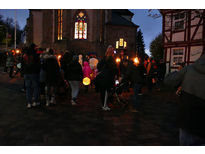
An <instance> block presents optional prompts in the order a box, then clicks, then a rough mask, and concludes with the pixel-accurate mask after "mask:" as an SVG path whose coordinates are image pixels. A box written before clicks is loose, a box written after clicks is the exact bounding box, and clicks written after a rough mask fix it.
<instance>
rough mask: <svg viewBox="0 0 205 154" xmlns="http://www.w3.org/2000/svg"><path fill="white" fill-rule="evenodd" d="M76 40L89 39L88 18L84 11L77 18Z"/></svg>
mask: <svg viewBox="0 0 205 154" xmlns="http://www.w3.org/2000/svg"><path fill="white" fill-rule="evenodd" d="M74 39H87V16H86V15H85V14H84V13H83V12H82V11H81V12H80V13H78V14H77V16H76V18H75V33H74Z"/></svg>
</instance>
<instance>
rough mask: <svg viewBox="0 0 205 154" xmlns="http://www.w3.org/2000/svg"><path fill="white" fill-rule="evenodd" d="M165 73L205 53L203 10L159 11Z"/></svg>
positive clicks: (204, 19) (204, 14)
mask: <svg viewBox="0 0 205 154" xmlns="http://www.w3.org/2000/svg"><path fill="white" fill-rule="evenodd" d="M160 12H161V14H162V16H163V32H162V33H163V44H164V58H165V61H166V66H167V73H168V72H170V71H173V70H176V69H177V68H178V66H179V64H180V63H185V64H186V65H189V64H192V63H194V62H195V61H196V60H197V59H198V58H199V57H200V56H201V55H202V54H204V53H205V10H160Z"/></svg>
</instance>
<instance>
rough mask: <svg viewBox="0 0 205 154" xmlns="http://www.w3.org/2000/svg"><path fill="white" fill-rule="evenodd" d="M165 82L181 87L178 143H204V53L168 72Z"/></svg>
mask: <svg viewBox="0 0 205 154" xmlns="http://www.w3.org/2000/svg"><path fill="white" fill-rule="evenodd" d="M165 83H166V84H168V85H171V86H173V87H177V86H179V85H181V87H182V92H181V96H180V97H181V98H180V100H181V102H180V105H179V112H178V115H177V123H178V126H179V128H180V145H205V123H204V121H205V54H204V55H203V56H202V57H200V58H199V59H198V60H197V61H196V62H195V63H194V64H192V65H189V66H185V67H184V68H182V69H181V70H180V71H178V72H173V73H170V74H168V76H167V77H166V78H165Z"/></svg>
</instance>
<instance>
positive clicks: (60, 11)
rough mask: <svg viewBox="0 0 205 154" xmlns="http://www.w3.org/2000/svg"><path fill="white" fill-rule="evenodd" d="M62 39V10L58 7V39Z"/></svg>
mask: <svg viewBox="0 0 205 154" xmlns="http://www.w3.org/2000/svg"><path fill="white" fill-rule="evenodd" d="M62 39H63V10H62V9H58V40H62Z"/></svg>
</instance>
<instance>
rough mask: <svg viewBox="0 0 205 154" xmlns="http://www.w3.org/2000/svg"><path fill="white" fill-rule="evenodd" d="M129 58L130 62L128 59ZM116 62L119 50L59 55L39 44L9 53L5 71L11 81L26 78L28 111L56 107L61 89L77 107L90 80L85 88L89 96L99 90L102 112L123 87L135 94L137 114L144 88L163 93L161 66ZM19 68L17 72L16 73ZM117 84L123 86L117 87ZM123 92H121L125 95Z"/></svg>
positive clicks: (142, 61) (150, 61) (147, 62)
mask: <svg viewBox="0 0 205 154" xmlns="http://www.w3.org/2000/svg"><path fill="white" fill-rule="evenodd" d="M125 57H126V58H125ZM120 58H121V59H120V62H116V53H115V49H114V48H113V47H112V46H111V45H110V46H108V48H107V50H106V52H105V55H104V57H103V58H101V59H100V58H97V57H96V55H91V56H90V55H89V56H88V55H78V54H76V53H74V52H70V51H68V50H66V51H65V52H64V53H63V54H61V55H58V56H57V55H55V51H54V50H53V49H45V50H43V49H39V48H38V50H37V47H36V45H35V44H32V45H30V46H29V47H26V48H24V49H22V51H21V54H18V55H17V54H16V55H15V53H13V52H8V56H7V60H6V65H5V71H6V72H7V71H8V69H10V71H9V77H11V78H12V77H13V76H14V74H15V75H16V74H18V73H19V72H20V73H21V76H22V77H23V78H24V86H23V88H22V91H24V90H25V91H26V100H27V107H28V108H31V107H35V106H37V105H40V103H41V102H43V101H42V100H45V102H46V103H45V105H46V106H50V105H51V104H56V92H57V89H58V88H59V87H62V88H64V90H65V92H66V88H67V89H68V87H69V88H70V89H71V90H70V91H71V101H70V102H71V104H72V105H77V104H78V103H77V98H78V94H79V91H80V87H81V85H82V81H83V79H85V78H88V79H89V80H90V81H89V83H88V84H86V85H83V86H84V91H85V93H88V91H89V88H95V90H96V91H97V92H99V93H100V98H101V103H102V109H103V110H105V111H109V110H110V107H109V105H108V102H109V101H110V100H112V96H111V95H112V90H113V89H114V88H115V87H116V86H118V85H120V84H121V83H123V84H124V85H125V86H123V88H124V90H125V89H126V90H128V89H129V88H132V89H133V91H134V98H133V110H132V111H133V112H137V109H138V107H139V104H140V102H139V100H140V99H139V95H141V94H142V87H143V86H144V85H147V87H148V89H149V91H151V90H152V87H153V85H156V87H157V89H158V90H160V84H161V83H162V81H163V79H164V75H165V67H163V65H162V66H160V64H161V63H159V64H157V63H156V62H155V61H154V60H153V59H152V58H148V59H141V58H138V62H137V63H135V62H133V60H129V59H128V58H127V56H124V57H120ZM14 66H16V71H15V73H14V72H13V71H14ZM116 81H118V82H119V83H118V84H116ZM122 91H123V90H121V92H122Z"/></svg>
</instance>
